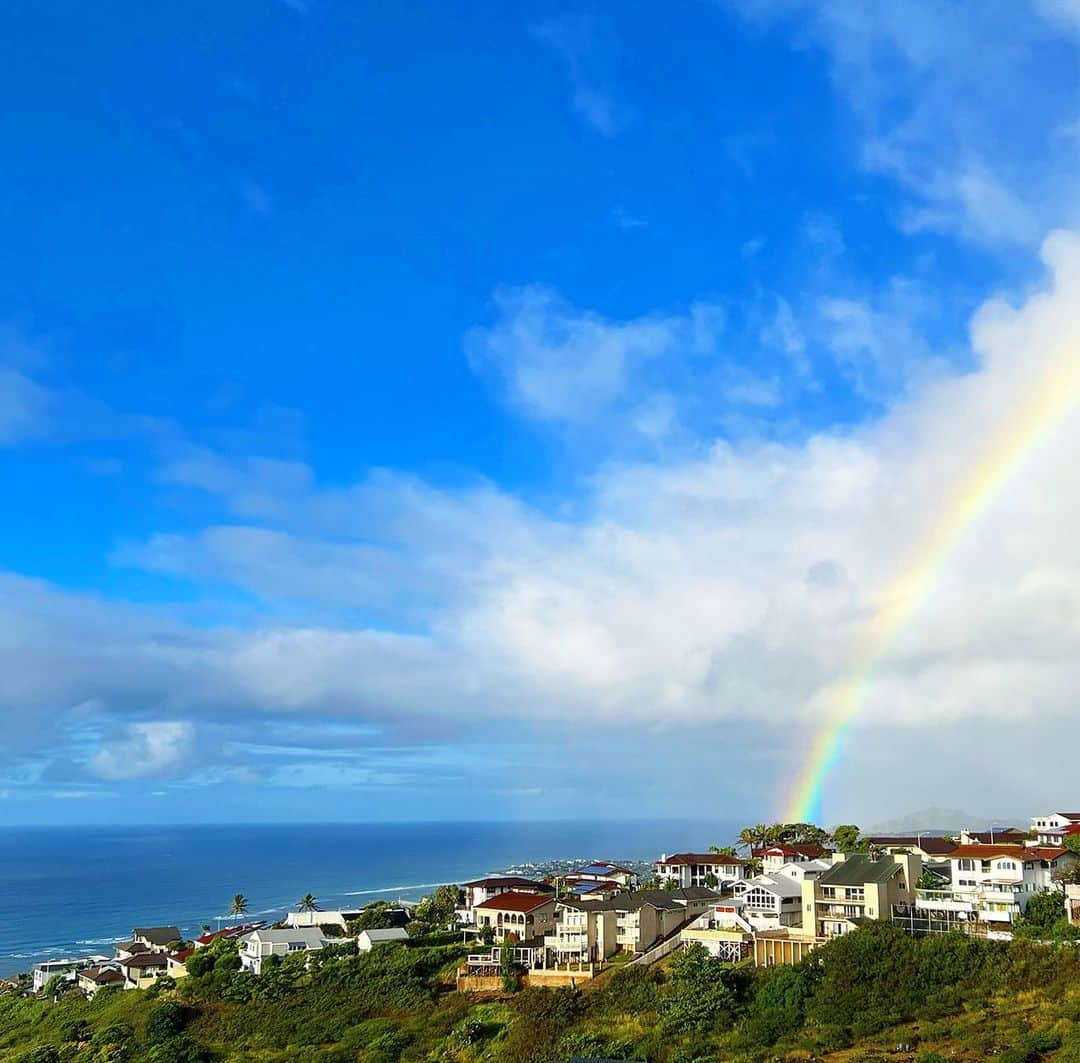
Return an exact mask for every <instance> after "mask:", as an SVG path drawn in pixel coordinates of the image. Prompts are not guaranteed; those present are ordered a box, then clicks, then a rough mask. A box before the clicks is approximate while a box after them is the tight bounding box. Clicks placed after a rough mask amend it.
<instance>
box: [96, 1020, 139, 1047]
mask: <svg viewBox="0 0 1080 1063" xmlns="http://www.w3.org/2000/svg"><path fill="white" fill-rule="evenodd" d="M134 1040H135V1031H134V1030H133V1029H132V1028H131V1027H130V1026H129V1025H128V1024H127V1023H126V1022H111V1023H109V1025H108V1026H103V1027H102V1028H101V1029H100V1030H98V1032H97V1033H96V1034H94V1036H93V1037H92V1038H91V1043H92V1044H94V1045H98V1046H101V1047H106V1046H109V1045H130V1044H132V1043H133V1042H134Z"/></svg>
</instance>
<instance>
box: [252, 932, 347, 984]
mask: <svg viewBox="0 0 1080 1063" xmlns="http://www.w3.org/2000/svg"><path fill="white" fill-rule="evenodd" d="M329 944H332V942H331V941H329V940H328V939H327V938H325V937H324V936H323V932H322V931H321V930H319V929H318V927H296V928H293V929H287V928H286V929H281V930H273V929H270V930H267V929H263V930H253V931H252V932H251V933H250V934H245V935H244V936H243V937H242V938H241V939H240V966H241V967H242V968H243V969H244V970H245V971H251V973H252V974H262V972H263V967H264V965H265V964H266V961H267V960H268V959H269V958H270V957H271V956H277V957H283V956H292V955H295V954H297V953H300V952H317V951H318V950H319V949H321V948H323V947H324V946H326V945H329Z"/></svg>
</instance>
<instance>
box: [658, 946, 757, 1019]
mask: <svg viewBox="0 0 1080 1063" xmlns="http://www.w3.org/2000/svg"><path fill="white" fill-rule="evenodd" d="M670 982H671V985H670V990H669V992H668V994H667V996H666V998H665V999H664V1002H663V1005H662V1011H663V1013H664V1016H665V1019H666V1024H667V1027H668V1028H669V1029H671V1030H674V1031H682V1032H690V1031H694V1030H698V1031H705V1030H716V1029H721V1030H723V1029H728V1028H730V1027H731V1025H732V1024H733V1023H734V1021H735V1018H736V1016H737V1015H738V1014H739V1012H740V1011H741V1010H742V1003H743V998H744V996H745V990H746V988H747V983H748V979H747V976H746V975H745V974H744V973H743V972H742V971H741V970H740V969H739V968H737V967H732V966H731V965H730V964H726V963H724V962H723V961H722V960H719V959H716V958H715V957H712V956H710V955H709V954H708V952H706V950H705V948H704V946H702V945H698V944H695V945H691V946H690V948H688V949H684V950H683V951H682V952H679V953H677V954H676V956H675V959H674V960H673V961H672V964H671V976H670Z"/></svg>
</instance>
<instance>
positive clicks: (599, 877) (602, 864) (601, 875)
mask: <svg viewBox="0 0 1080 1063" xmlns="http://www.w3.org/2000/svg"><path fill="white" fill-rule="evenodd" d="M566 877H567V878H572V879H574V880H576V881H578V882H611V883H614V884H615V885H616V886H622V887H623V888H625V889H630V888H631V887H632V886H633V885H634V883H635V882H636V881H637V874H636V872H634V871H631V870H630V868H628V867H620V866H619V865H618V864H612V863H609V862H608V861H606V860H596V861H594V862H593V863H591V864H589V865H588V866H587V867H579V868H578V869H577V871H571V872H570V874H569V875H567V876H566Z"/></svg>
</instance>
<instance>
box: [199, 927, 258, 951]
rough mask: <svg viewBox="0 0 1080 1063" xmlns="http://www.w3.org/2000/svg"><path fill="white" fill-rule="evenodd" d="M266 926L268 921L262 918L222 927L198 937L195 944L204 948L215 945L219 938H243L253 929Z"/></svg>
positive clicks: (228, 939)
mask: <svg viewBox="0 0 1080 1063" xmlns="http://www.w3.org/2000/svg"><path fill="white" fill-rule="evenodd" d="M264 926H266V923H265V922H264V921H262V920H260V921H259V922H257V923H241V924H240V925H239V926H226V927H222V929H221V930H214V931H211V932H210V933H208V934H202V935H201V936H199V937H197V938H196V939H195V941H194V945H195V948H197V949H204V948H206V946H207V945H213V943H214V942H215V941H217V940H218V938H224V939H225V940H226V941H232V940H233V939H234V938H242V937H243V936H244V935H245V934H250V933H251V931H252V930H261V929H262V928H263V927H264Z"/></svg>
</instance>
